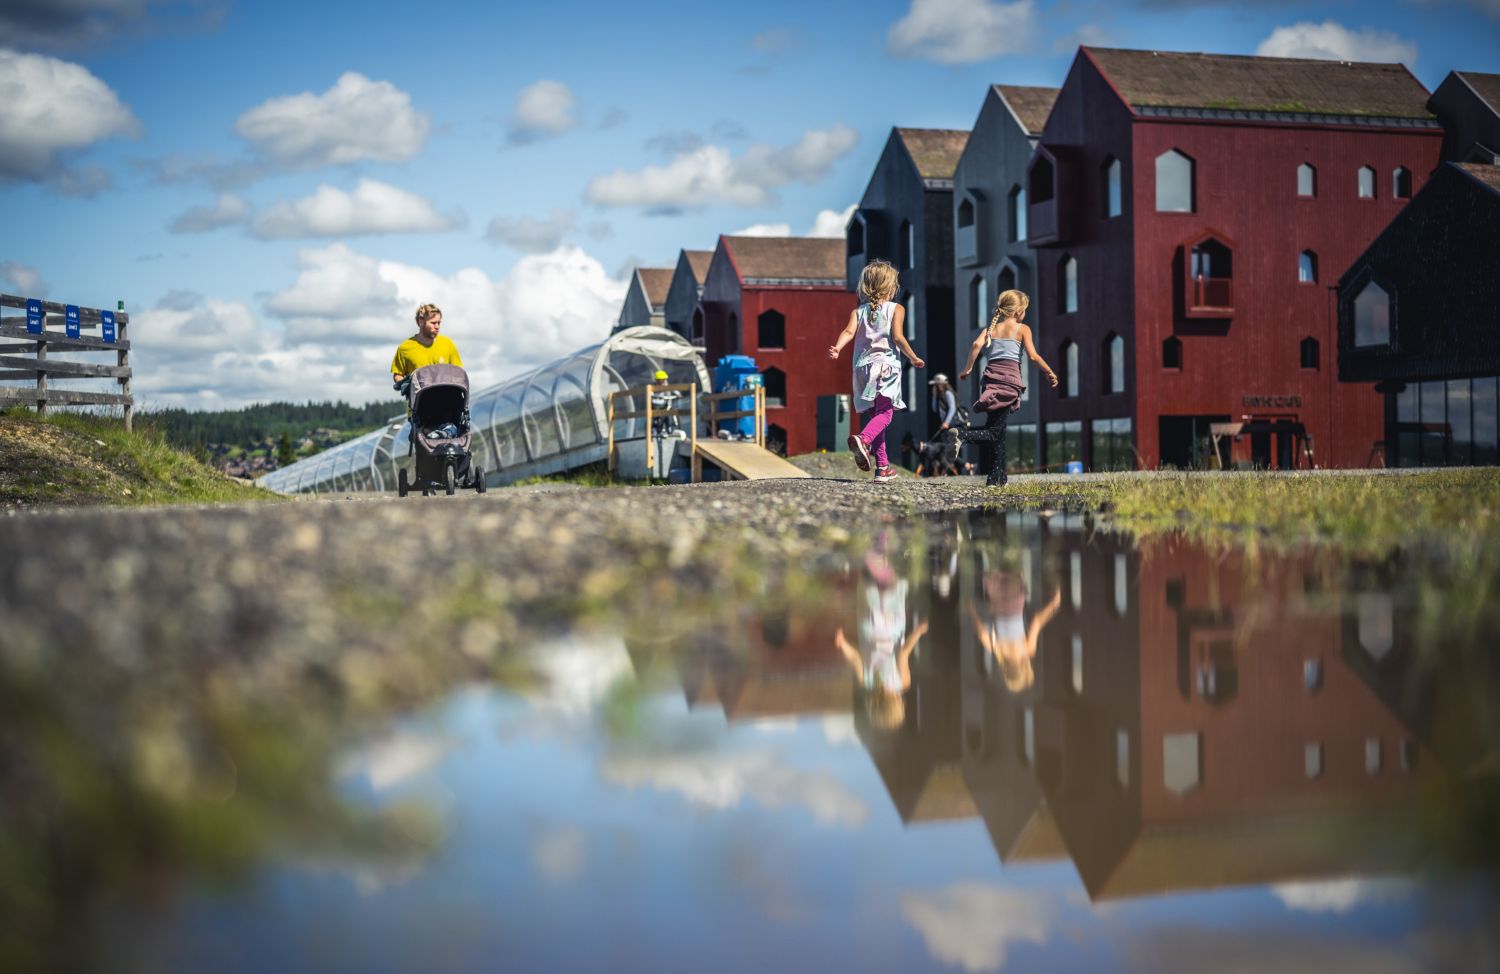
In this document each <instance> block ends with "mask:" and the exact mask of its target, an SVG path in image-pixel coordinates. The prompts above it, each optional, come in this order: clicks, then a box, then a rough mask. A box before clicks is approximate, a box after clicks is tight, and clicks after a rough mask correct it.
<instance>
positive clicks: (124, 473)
mask: <svg viewBox="0 0 1500 974" xmlns="http://www.w3.org/2000/svg"><path fill="white" fill-rule="evenodd" d="M274 496H275V495H273V494H271V493H269V492H268V491H264V490H261V489H259V488H257V487H249V486H246V485H244V484H242V483H239V482H237V481H234V480H232V479H230V478H229V477H226V476H224V475H223V474H221V473H219V472H218V471H217V470H214V469H212V468H211V467H208V466H206V465H204V464H203V463H201V462H199V461H198V460H197V459H196V458H194V457H193V456H192V455H191V454H189V453H187V452H185V451H183V450H179V449H177V448H175V447H173V446H170V445H168V443H167V441H166V439H165V438H164V437H163V436H162V435H161V433H160V432H158V431H157V430H155V429H154V428H151V427H150V426H149V425H148V424H143V423H141V422H140V421H139V420H137V422H136V426H135V430H134V431H133V432H130V433H127V432H125V426H124V423H122V422H121V421H120V420H119V419H118V418H115V417H107V416H94V415H88V414H83V413H54V414H53V415H50V416H47V417H46V418H40V417H38V416H37V415H36V413H34V412H32V411H31V410H29V409H25V408H17V409H9V410H5V411H4V412H0V506H4V507H19V506H33V505H35V506H61V507H76V506H83V505H89V504H203V503H216V502H228V501H246V500H258V499H270V498H272V497H274Z"/></svg>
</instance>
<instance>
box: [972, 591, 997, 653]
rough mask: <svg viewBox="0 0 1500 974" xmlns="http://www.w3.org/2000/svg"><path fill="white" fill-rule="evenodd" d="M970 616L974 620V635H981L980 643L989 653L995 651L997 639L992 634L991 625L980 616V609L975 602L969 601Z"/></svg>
mask: <svg viewBox="0 0 1500 974" xmlns="http://www.w3.org/2000/svg"><path fill="white" fill-rule="evenodd" d="M969 618H970V619H972V620H974V635H976V636H978V637H979V645H981V646H983V647H984V651H985V652H987V653H993V652H995V640H994V639H993V638H991V636H990V627H989V626H986V625H985V624H984V620H983V619H981V618H979V610H977V609H975V608H974V603H973V602H970V603H969Z"/></svg>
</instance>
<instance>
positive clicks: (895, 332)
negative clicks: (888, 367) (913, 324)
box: [891, 304, 927, 369]
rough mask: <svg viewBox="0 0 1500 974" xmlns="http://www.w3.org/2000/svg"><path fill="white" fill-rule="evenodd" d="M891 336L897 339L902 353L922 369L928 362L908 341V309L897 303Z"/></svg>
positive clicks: (897, 345) (897, 344)
mask: <svg viewBox="0 0 1500 974" xmlns="http://www.w3.org/2000/svg"><path fill="white" fill-rule="evenodd" d="M891 337H892V338H893V339H895V341H896V347H897V348H899V349H900V350H901V354H902V355H905V356H906V357H907V359H908V360H909V361H910V362H911V364H912V365H915V366H916V367H917V368H919V369H920V368H922V367H923V366H925V365H926V364H927V363H926V362H924V361H922V360H921V359H920V358H918V357H917V353H916V352H914V351H912V349H911V345H909V344H908V343H907V341H906V309H905V308H903V307H901V305H899V304H898V305H896V314H895V321H894V322H893V323H892V324H891Z"/></svg>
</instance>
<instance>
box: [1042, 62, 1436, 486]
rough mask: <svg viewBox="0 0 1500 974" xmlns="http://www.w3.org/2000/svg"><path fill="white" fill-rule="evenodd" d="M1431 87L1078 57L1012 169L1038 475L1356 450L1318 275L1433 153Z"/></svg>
mask: <svg viewBox="0 0 1500 974" xmlns="http://www.w3.org/2000/svg"><path fill="white" fill-rule="evenodd" d="M1427 99H1428V93H1427V91H1426V89H1425V88H1423V87H1422V85H1421V84H1420V83H1419V82H1418V81H1417V80H1416V79H1415V78H1414V77H1412V75H1411V74H1410V72H1408V71H1407V70H1406V69H1405V68H1404V67H1402V66H1401V65H1390V64H1348V63H1340V62H1331V61H1305V60H1295V59H1289V58H1259V57H1239V56H1229V55H1204V54H1175V53H1166V52H1153V51H1123V50H1109V49H1103V48H1088V47H1085V48H1080V49H1079V53H1078V56H1077V57H1076V58H1075V60H1074V62H1073V66H1072V68H1071V70H1070V71H1069V74H1068V77H1067V80H1066V82H1065V83H1064V85H1063V87H1062V90H1061V92H1060V93H1059V95H1058V98H1057V101H1056V103H1055V105H1054V106H1053V110H1052V113H1051V115H1050V116H1049V118H1048V121H1047V125H1046V128H1045V129H1044V131H1043V134H1042V139H1041V142H1040V143H1039V145H1038V146H1037V149H1036V153H1035V155H1034V157H1033V159H1032V160H1031V163H1030V166H1029V168H1028V171H1027V187H1026V188H1027V206H1028V211H1029V215H1028V228H1027V229H1028V234H1029V238H1030V241H1031V243H1032V244H1033V246H1035V247H1036V248H1037V250H1036V263H1037V304H1038V305H1039V306H1040V307H1039V309H1038V310H1039V319H1040V322H1041V327H1042V331H1043V334H1044V335H1045V336H1046V344H1045V346H1044V347H1042V348H1040V349H1039V351H1041V353H1042V355H1043V356H1044V357H1045V358H1046V359H1047V360H1048V362H1049V363H1050V364H1051V365H1052V366H1053V367H1054V368H1055V369H1056V370H1057V373H1058V375H1059V377H1060V379H1061V382H1060V383H1059V385H1058V387H1057V388H1056V389H1046V390H1042V401H1041V403H1040V407H1041V411H1042V415H1043V454H1044V458H1043V466H1045V467H1046V468H1048V469H1058V468H1060V467H1061V466H1062V465H1063V464H1065V463H1066V462H1068V461H1070V460H1081V461H1082V462H1083V464H1084V465H1085V467H1088V468H1092V469H1111V468H1119V467H1130V466H1141V467H1148V468H1149V467H1157V466H1167V465H1171V466H1179V467H1212V466H1216V465H1218V464H1222V463H1226V462H1229V461H1230V460H1231V457H1233V456H1236V455H1238V456H1240V457H1242V458H1243V460H1244V461H1245V462H1247V463H1253V464H1255V465H1257V466H1262V467H1276V468H1290V467H1308V466H1320V467H1329V466H1332V467H1361V466H1365V465H1366V464H1367V463H1369V458H1370V453H1371V448H1372V445H1373V444H1374V443H1376V442H1377V441H1379V440H1380V438H1381V436H1382V429H1381V426H1382V423H1381V417H1382V406H1383V404H1382V401H1381V399H1380V396H1379V395H1378V394H1376V393H1375V392H1374V391H1373V390H1371V389H1368V388H1360V387H1354V386H1350V385H1347V384H1340V383H1338V382H1337V381H1336V380H1335V376H1334V372H1335V370H1334V368H1333V363H1332V362H1331V361H1328V360H1326V356H1327V355H1328V354H1329V353H1331V352H1332V350H1333V348H1334V332H1335V327H1336V321H1335V314H1334V312H1333V309H1332V301H1331V300H1330V295H1329V286H1330V282H1331V280H1332V279H1333V276H1334V275H1335V274H1337V273H1339V270H1340V269H1341V268H1343V267H1346V266H1348V264H1349V263H1350V262H1351V261H1352V260H1353V259H1354V257H1355V256H1356V255H1357V254H1358V253H1359V252H1360V251H1362V250H1363V249H1364V247H1365V246H1367V245H1368V243H1369V242H1370V241H1371V240H1373V239H1374V238H1375V237H1376V235H1377V234H1379V233H1380V231H1381V230H1382V229H1383V228H1384V227H1385V225H1386V224H1387V223H1389V222H1390V220H1391V218H1392V217H1394V216H1395V215H1396V214H1397V213H1398V212H1399V211H1400V209H1401V208H1402V207H1403V206H1405V205H1406V202H1407V200H1408V199H1409V198H1410V197H1411V195H1412V194H1413V193H1414V192H1415V191H1416V190H1418V189H1420V188H1421V185H1422V184H1423V183H1424V182H1425V180H1426V178H1427V175H1428V173H1430V172H1431V170H1432V169H1433V167H1434V166H1435V165H1436V164H1437V162H1438V156H1439V152H1440V149H1441V141H1442V131H1441V128H1440V127H1439V125H1438V123H1437V120H1436V119H1435V118H1434V117H1433V116H1432V114H1431V113H1430V112H1429V111H1428V109H1427ZM1236 444H1237V445H1236Z"/></svg>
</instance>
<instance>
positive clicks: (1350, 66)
mask: <svg viewBox="0 0 1500 974" xmlns="http://www.w3.org/2000/svg"><path fill="white" fill-rule="evenodd" d="M1082 51H1083V53H1084V55H1085V56H1087V57H1088V58H1090V59H1091V60H1092V61H1093V62H1094V63H1095V64H1096V65H1098V67H1099V70H1100V71H1102V72H1103V73H1104V75H1105V77H1106V78H1108V79H1109V82H1110V84H1112V85H1113V86H1114V88H1115V90H1116V91H1118V92H1119V93H1120V97H1121V98H1123V99H1124V100H1125V102H1126V104H1128V105H1129V106H1130V107H1131V108H1132V109H1135V110H1137V111H1138V112H1139V111H1140V110H1141V109H1150V108H1165V109H1197V110H1229V111H1249V112H1276V113H1288V114H1299V115H1342V116H1372V117H1380V118H1402V119H1422V120H1430V119H1432V113H1431V112H1429V111H1428V110H1427V99H1428V97H1429V92H1428V91H1427V89H1426V88H1424V87H1423V86H1422V83H1421V82H1419V81H1418V80H1417V79H1416V78H1414V77H1412V74H1411V72H1410V71H1408V70H1406V68H1405V67H1404V66H1402V65H1400V64H1373V63H1366V62H1357V61H1355V62H1351V61H1314V60H1303V59H1299V58H1280V57H1249V56H1245V55H1238V54H1183V53H1177V52H1173V51H1124V50H1118V49H1114V48H1103V47H1085V48H1083V49H1082Z"/></svg>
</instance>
